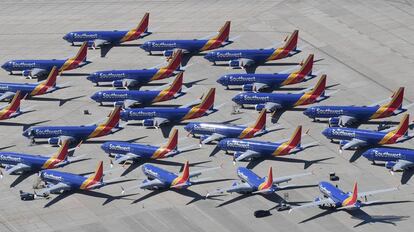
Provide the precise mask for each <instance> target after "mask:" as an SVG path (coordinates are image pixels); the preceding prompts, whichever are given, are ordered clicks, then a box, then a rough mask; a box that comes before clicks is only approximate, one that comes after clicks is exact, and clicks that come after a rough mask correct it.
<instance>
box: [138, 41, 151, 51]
mask: <svg viewBox="0 0 414 232" xmlns="http://www.w3.org/2000/svg"><path fill="white" fill-rule="evenodd" d="M139 47H140V48H141V49H142V50H144V51H148V48H149V44H148V42H145V43H143V44H142V45H141V46H139Z"/></svg>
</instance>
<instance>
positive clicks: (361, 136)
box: [322, 114, 411, 152]
mask: <svg viewBox="0 0 414 232" xmlns="http://www.w3.org/2000/svg"><path fill="white" fill-rule="evenodd" d="M408 129H409V114H406V115H404V117H403V119H402V120H401V121H400V124H399V125H398V126H397V127H396V128H395V127H393V128H389V129H386V130H382V131H371V130H364V129H355V128H346V127H328V128H326V129H325V130H323V131H322V134H323V135H324V136H325V137H326V138H328V139H330V140H331V141H333V140H339V146H340V152H341V151H342V150H347V149H352V148H354V149H359V148H361V147H366V146H376V145H384V144H394V143H398V142H402V141H405V140H407V139H409V138H411V137H410V136H409V135H408V134H407V133H408Z"/></svg>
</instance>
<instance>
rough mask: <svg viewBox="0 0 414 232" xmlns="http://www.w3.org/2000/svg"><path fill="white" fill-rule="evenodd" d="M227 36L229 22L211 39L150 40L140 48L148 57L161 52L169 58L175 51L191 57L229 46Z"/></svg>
mask: <svg viewBox="0 0 414 232" xmlns="http://www.w3.org/2000/svg"><path fill="white" fill-rule="evenodd" d="M229 35H230V21H227V22H226V23H225V24H224V26H223V27H222V28H221V29H220V31H219V32H218V35H217V36H214V37H213V38H211V39H190V40H151V41H147V42H145V43H144V44H143V45H141V48H142V49H143V50H145V51H146V52H148V53H149V54H150V55H151V54H152V52H162V53H163V54H164V56H166V57H170V56H171V55H172V54H173V52H174V50H175V49H181V50H182V51H183V53H184V54H186V55H190V56H191V55H195V54H197V53H199V52H203V51H208V50H212V49H216V48H220V47H224V46H227V45H229V44H231V43H232V41H230V40H229Z"/></svg>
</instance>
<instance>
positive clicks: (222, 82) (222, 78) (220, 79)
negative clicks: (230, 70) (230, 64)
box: [217, 75, 227, 85]
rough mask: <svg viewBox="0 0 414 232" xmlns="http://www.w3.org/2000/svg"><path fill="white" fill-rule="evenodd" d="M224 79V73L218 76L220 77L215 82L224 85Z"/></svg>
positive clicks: (225, 78) (225, 77)
mask: <svg viewBox="0 0 414 232" xmlns="http://www.w3.org/2000/svg"><path fill="white" fill-rule="evenodd" d="M226 80H227V76H226V75H224V76H222V77H220V78H219V79H218V80H217V83H219V84H221V85H225V83H226Z"/></svg>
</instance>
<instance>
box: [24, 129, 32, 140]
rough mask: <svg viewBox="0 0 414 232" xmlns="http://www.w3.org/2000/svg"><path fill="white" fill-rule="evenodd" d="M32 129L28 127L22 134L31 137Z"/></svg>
mask: <svg viewBox="0 0 414 232" xmlns="http://www.w3.org/2000/svg"><path fill="white" fill-rule="evenodd" d="M31 131H32V130H31V129H30V128H29V129H27V130H25V131H23V133H22V135H23V136H24V137H26V138H29V137H30V135H31Z"/></svg>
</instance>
